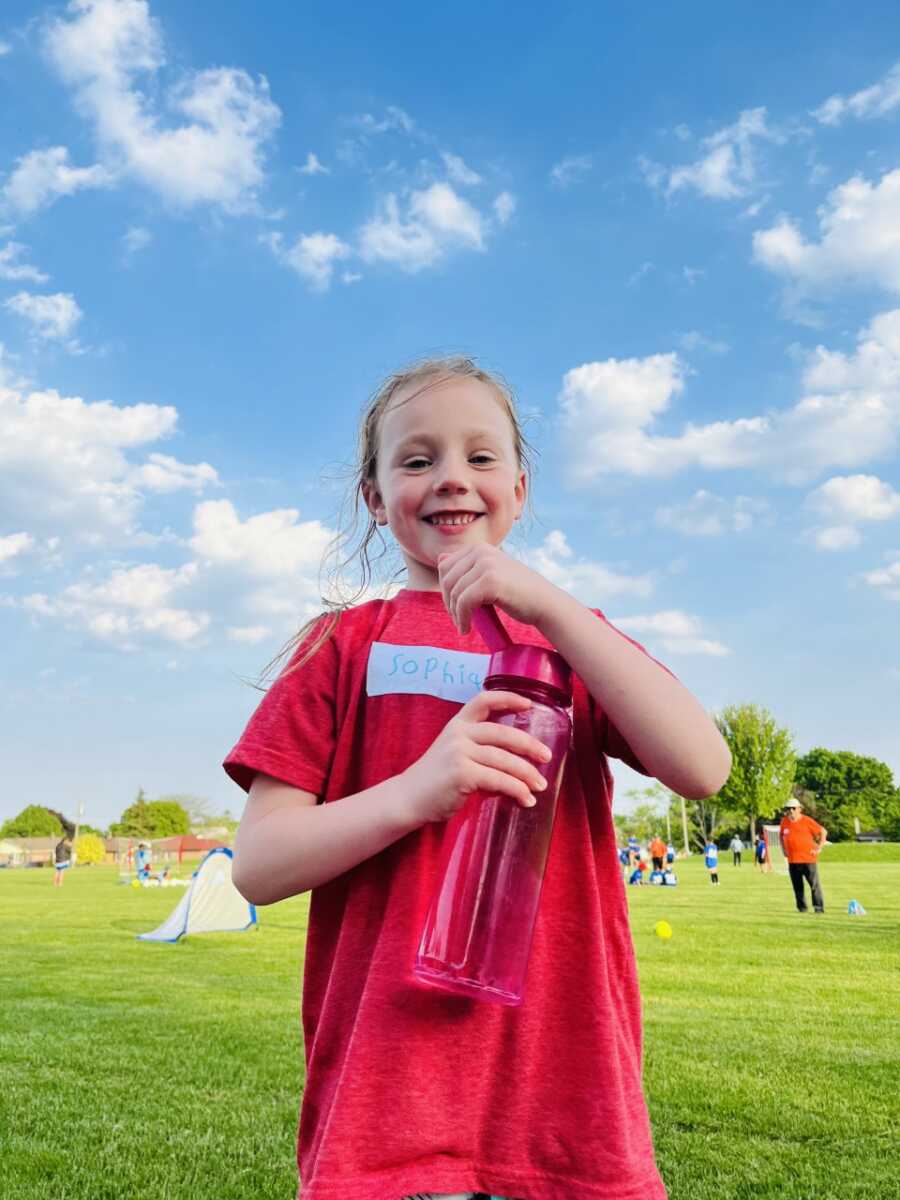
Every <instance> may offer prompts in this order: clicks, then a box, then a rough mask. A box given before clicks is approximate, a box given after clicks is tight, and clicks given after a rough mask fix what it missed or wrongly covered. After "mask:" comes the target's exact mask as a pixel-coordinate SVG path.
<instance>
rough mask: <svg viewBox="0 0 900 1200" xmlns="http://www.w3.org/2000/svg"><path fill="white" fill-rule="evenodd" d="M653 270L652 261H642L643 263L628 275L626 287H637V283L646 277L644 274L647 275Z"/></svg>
mask: <svg viewBox="0 0 900 1200" xmlns="http://www.w3.org/2000/svg"><path fill="white" fill-rule="evenodd" d="M652 270H653V263H652V262H642V263H641V265H640V266H639V267H638V269H637V270H636V271H632V273H631V274H630V275H629V276H628V279H627V280H626V281H625V286H626V287H635V286H636V285H637V284H639V283H640V282H641V280H642V279H643V278H644V276H645V275H647V274H648V273H649V272H650V271H652Z"/></svg>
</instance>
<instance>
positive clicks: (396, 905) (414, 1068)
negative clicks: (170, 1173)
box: [225, 359, 730, 1200]
mask: <svg viewBox="0 0 900 1200" xmlns="http://www.w3.org/2000/svg"><path fill="white" fill-rule="evenodd" d="M528 485H529V475H528V466H527V458H526V452H525V443H524V439H523V437H522V433H521V430H520V427H519V424H518V420H517V418H516V415H515V410H514V407H513V402H512V398H511V396H510V394H509V392H508V390H507V388H506V387H505V386H504V385H503V384H502V382H501V381H500V380H498V379H496V378H494V377H492V376H491V375H489V374H487V373H486V372H484V371H482V370H480V369H478V368H477V367H476V366H475V365H474V364H473V363H472V362H470V361H468V360H465V359H449V360H438V361H430V362H426V363H424V364H420V365H419V366H417V367H414V368H412V369H410V370H408V371H405V372H403V373H402V374H398V375H395V376H393V377H392V378H391V379H389V380H388V381H387V383H386V384H385V385H384V386H383V387H382V388H381V390H380V391H379V392H378V393H377V395H376V396H375V397H374V399H373V401H372V403H371V404H370V406H369V408H368V411H367V412H366V414H365V417H364V420H363V425H362V431H361V437H360V454H359V464H358V477H357V481H356V497H357V501H358V500H359V498H362V499H363V501H364V502H365V505H366V509H367V513H368V524H367V526H366V529H365V533H364V535H363V537H362V539H361V545H360V547H359V551H358V552H359V554H360V558H361V563H362V567H363V573H362V580H363V585H364V586H365V585H366V584H367V582H368V580H369V578H370V574H371V573H370V564H369V559H368V547H369V545H370V543H371V541H372V539H373V538H374V537H375V536H376V535H377V532H378V531H380V530H381V529H383V528H388V529H389V530H390V532H391V533H392V534H393V537H394V539H395V540H396V542H397V544H398V546H399V549H400V552H401V553H402V556H403V559H404V561H405V564H406V580H405V586H404V587H403V589H402V590H401V591H399V593H397V594H396V595H395V596H394V597H393V598H392V599H389V600H371V601H369V602H368V603H363V604H358V605H356V606H355V607H354V606H344V607H342V608H341V610H340V611H339V612H337V613H334V612H332V613H330V614H328V615H326V616H323V617H321V618H319V619H317V620H315V621H313V622H311V623H310V625H308V626H307V627H306V628H305V629H304V630H301V632H300V634H298V636H297V638H296V639H294V640H293V642H292V643H290V644H289V648H290V649H291V650H293V651H294V653H293V657H292V658H291V660H290V663H289V665H288V667H287V669H286V670H284V671H283V672H282V674H281V675H280V676H279V677H278V679H277V680H276V682H275V683H274V684H273V686H272V687H271V689H270V690H269V691H268V693H267V695H266V696H265V698H264V699H263V701H262V703H261V704H260V706H259V708H258V709H257V711H256V713H255V714H254V715H253V717H252V718H251V720H250V722H249V724H248V726H247V728H246V730H245V731H244V734H243V735H242V737H241V739H240V741H239V742H238V743H237V745H236V746H235V748H234V749H233V750H232V751H231V753H230V754H229V755H228V758H227V759H226V762H225V769H226V770H227V771H228V773H229V774H230V776H231V777H232V778H233V779H234V780H235V781H236V782H237V783H238V784H240V785H241V786H242V787H244V788H245V789H247V790H248V791H249V793H250V796H249V800H248V802H247V806H246V809H245V811H244V815H243V817H242V820H241V825H240V828H239V830H238V834H237V839H236V845H235V858H234V870H233V877H234V882H235V884H236V885H237V887H238V888H239V890H240V891H241V892H242V893H243V895H244V896H245V897H246V898H247V899H248V900H249V901H251V902H252V903H255V904H269V903H272V902H273V901H276V900H280V899H282V898H284V897H286V896H292V895H296V894H297V893H300V892H305V891H307V890H309V889H312V897H311V904H310V914H309V930H308V937H307V945H306V958H305V967H304V982H303V1029H304V1036H305V1047H306V1063H307V1077H306V1087H305V1091H304V1095H303V1104H302V1110H301V1115H300V1128H299V1137H298V1165H299V1168H300V1178H301V1188H302V1196H303V1200H401V1198H404V1197H409V1196H415V1195H419V1194H422V1195H426V1196H431V1195H435V1196H447V1195H453V1196H462V1197H468V1196H469V1195H470V1194H472V1193H476V1194H477V1193H479V1192H484V1193H489V1194H490V1195H492V1196H494V1197H506V1198H509V1200H538V1198H539V1200H572V1197H573V1196H583V1197H588V1196H590V1197H592V1198H594V1200H604V1198H607V1197H608V1198H609V1200H612V1198H613V1197H614V1198H615V1200H636V1198H637V1197H641V1200H658V1198H660V1197H664V1196H665V1189H664V1187H663V1184H662V1181H661V1179H660V1177H659V1174H658V1172H657V1170H656V1166H655V1163H654V1158H653V1147H652V1142H651V1137H650V1128H649V1122H648V1117H647V1110H646V1105H645V1102H644V1097H643V1094H642V1090H641V1017H640V997H639V994H638V986H637V976H636V970H635V963H634V955H633V950H632V944H631V937H630V932H629V928H628V917H627V909H626V902H625V891H624V888H623V886H622V879H621V876H620V873H619V869H618V861H617V857H616V841H615V829H614V826H613V821H612V811H611V795H612V779H611V775H610V771H609V766H608V763H607V755H614V756H616V757H618V758H621V759H623V760H624V761H625V762H627V763H629V764H630V765H631V766H632V767H633V768H634V769H636V770H638V771H641V772H643V773H644V774H652V775H655V776H657V777H658V778H659V779H660V780H662V782H663V783H664V784H666V786H668V787H670V788H671V789H672V790H673V791H675V792H676V793H678V794H679V795H682V796H688V797H705V796H708V795H711V794H712V793H714V792H716V791H717V790H718V789H719V787H720V786H721V785H722V783H723V782H724V780H725V779H726V777H727V775H728V771H729V769H730V757H729V753H728V748H727V746H726V745H725V743H724V742H723V740H722V738H721V737H720V735H719V733H718V731H717V729H716V727H715V724H714V723H713V722H712V721H711V720H710V718H709V717H708V716H707V714H706V713H705V712H704V710H703V708H702V707H701V706H700V704H699V703H698V702H697V701H696V700H695V699H694V698H693V697H692V696H691V695H690V693H689V692H687V691H686V690H685V688H684V687H682V685H681V684H680V683H679V682H678V681H677V680H676V679H675V678H674V677H673V676H672V675H671V674H670V673H669V672H668V671H667V670H666V669H665V668H664V667H662V666H660V665H659V664H658V663H657V662H655V661H654V660H653V659H652V658H650V657H649V656H648V655H647V654H646V652H645V651H644V650H643V648H642V647H640V646H638V645H637V643H634V642H632V641H631V640H630V639H628V638H627V637H625V636H624V635H622V634H620V633H619V632H617V631H616V630H615V629H613V628H612V627H611V626H610V625H609V624H608V623H607V622H606V620H605V618H603V616H602V615H601V614H600V613H599V612H596V611H591V610H590V609H588V608H585V607H584V606H583V605H581V604H580V603H579V602H578V601H577V600H575V599H574V598H573V597H572V596H570V595H569V594H568V593H566V592H565V591H563V590H561V589H560V588H558V587H556V586H555V585H554V584H552V583H551V582H549V580H547V579H545V578H543V577H542V576H541V575H539V574H538V573H537V572H536V571H534V570H532V569H531V568H529V567H527V566H525V565H524V564H523V563H521V562H519V561H517V560H516V559H514V558H512V557H510V556H509V555H508V554H506V553H505V552H504V551H503V550H502V548H501V547H502V545H503V541H504V539H505V538H506V536H507V534H508V533H509V531H510V529H511V527H512V525H513V523H514V522H515V521H516V520H518V518H519V516H520V515H521V513H522V510H523V508H524V505H525V502H526V496H527V492H528ZM488 602H491V603H494V604H496V605H497V606H498V608H499V609H500V610H501V613H502V616H503V620H504V624H505V625H506V627H507V629H508V631H509V633H510V635H511V636H512V638H513V640H515V641H518V642H526V643H530V644H532V645H539V646H545V647H548V646H553V647H555V648H556V649H557V650H558V651H559V653H561V654H562V655H563V657H564V658H566V659H567V660H568V662H569V663H570V664H571V666H572V669H573V672H574V673H575V676H576V678H575V685H574V686H575V694H574V704H573V719H574V741H573V748H572V751H571V753H570V756H569V763H568V765H567V767H566V770H565V774H564V779H563V784H562V790H561V792H560V796H559V802H558V805H559V806H558V810H557V817H556V826H555V831H554V835H553V840H552V843H551V848H550V855H549V859H548V863H547V868H546V875H545V880H544V886H543V892H542V897H541V906H540V910H539V913H538V917H537V923H536V928H535V934H534V942H533V946H532V951H531V957H530V960H529V967H528V977H527V987H526V994H525V1000H524V1003H523V1004H522V1005H521V1006H520V1007H506V1006H502V1005H497V1004H491V1003H486V1002H484V1001H480V1000H473V999H469V998H467V997H463V996H456V995H452V994H448V993H444V992H442V991H439V990H436V989H433V988H428V987H424V986H421V985H419V984H417V982H416V981H415V979H414V977H413V975H412V963H413V959H414V956H415V952H416V948H417V946H418V942H419V937H420V934H421V931H422V926H423V923H424V921H425V916H426V913H427V909H428V905H429V902H430V900H431V895H432V892H433V890H434V887H435V884H436V882H437V873H438V869H439V865H440V855H441V843H442V840H443V838H444V835H445V830H446V822H447V820H448V819H449V818H450V817H452V816H453V814H454V813H456V812H457V811H458V810H459V809H460V808H461V807H462V805H463V804H464V803H465V801H466V798H467V796H468V795H469V794H470V793H472V792H474V791H480V792H483V793H493V794H497V793H500V794H502V795H504V796H507V797H509V800H510V802H512V803H517V804H521V805H530V804H532V803H534V802H535V801H536V803H538V804H540V802H541V791H540V789H541V786H542V785H541V776H540V775H539V773H538V771H537V769H536V764H538V763H540V762H542V761H544V760H545V757H546V754H547V753H548V752H546V751H545V748H544V747H543V746H542V744H541V743H540V742H538V741H537V740H536V739H534V738H532V737H531V736H530V735H528V734H527V733H525V732H524V731H522V730H517V729H513V728H511V727H509V726H505V725H499V724H496V723H494V722H493V721H492V719H491V718H492V717H493V716H494V715H495V714H499V713H500V712H501V711H511V710H524V709H525V708H527V707H528V705H529V703H530V702H529V701H528V700H527V699H525V698H522V697H518V696H516V695H514V694H512V693H509V692H500V691H490V692H486V691H482V690H481V681H482V679H483V676H484V670H485V666H486V664H487V654H486V647H485V646H484V644H483V642H482V641H481V639H480V637H479V636H478V634H477V633H475V632H474V631H473V629H472V624H471V619H472V612H473V610H474V609H475V608H476V607H477V606H478V605H481V604H484V603H488Z"/></svg>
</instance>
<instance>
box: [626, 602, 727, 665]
mask: <svg viewBox="0 0 900 1200" xmlns="http://www.w3.org/2000/svg"><path fill="white" fill-rule="evenodd" d="M610 620H611V621H612V623H613V625H615V626H616V627H617V628H618V629H621V630H622V632H623V633H627V634H635V635H636V637H637V640H638V641H640V640H641V639H642V638H644V637H646V636H647V635H648V634H650V635H651V636H652V637H653V639H654V642H655V641H656V640H657V639H658V641H659V643H660V645H661V646H662V648H663V650H664V651H666V652H667V653H668V654H704V655H707V656H710V657H713V658H724V657H726V656H727V655H729V654H731V651H730V650H729V649H728V647H727V646H725V645H723V644H722V643H721V642H717V641H713V640H711V639H710V638H706V637H703V636H702V628H701V623H700V620H699V619H698V618H697V617H692V616H691V615H690V614H689V613H684V612H680V611H679V610H678V609H668V610H667V611H665V612H658V613H652V614H650V615H648V616H641V617H610Z"/></svg>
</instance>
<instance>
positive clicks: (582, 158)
mask: <svg viewBox="0 0 900 1200" xmlns="http://www.w3.org/2000/svg"><path fill="white" fill-rule="evenodd" d="M593 165H594V163H593V159H592V158H591V156H590V155H589V154H572V155H570V156H569V157H568V158H564V159H562V160H561V161H560V162H558V163H556V165H555V166H553V167H551V168H550V179H551V180H552V182H553V183H554V184H555V185H556V186H557V187H561V188H567V187H570V186H571V185H572V184H573V183H580V182H581V180H582V179H583V178H584V176H585V175H587V173H588V172H589V171H590V170H591V169H592V167H593Z"/></svg>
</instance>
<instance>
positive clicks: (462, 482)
mask: <svg viewBox="0 0 900 1200" xmlns="http://www.w3.org/2000/svg"><path fill="white" fill-rule="evenodd" d="M434 490H435V493H436V494H437V495H438V496H447V495H460V494H461V493H463V492H467V491H468V490H469V485H468V483H467V482H466V472H465V469H464V467H463V466H462V465H461V464H460V463H450V462H448V463H447V464H446V465H445V466H444V467H443V469H442V470H441V471H439V472H438V474H437V475H436V476H435V480H434Z"/></svg>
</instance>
